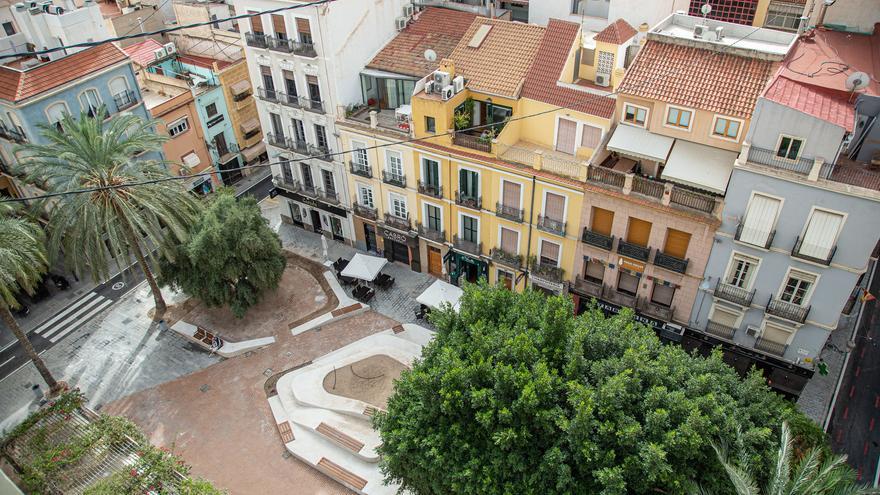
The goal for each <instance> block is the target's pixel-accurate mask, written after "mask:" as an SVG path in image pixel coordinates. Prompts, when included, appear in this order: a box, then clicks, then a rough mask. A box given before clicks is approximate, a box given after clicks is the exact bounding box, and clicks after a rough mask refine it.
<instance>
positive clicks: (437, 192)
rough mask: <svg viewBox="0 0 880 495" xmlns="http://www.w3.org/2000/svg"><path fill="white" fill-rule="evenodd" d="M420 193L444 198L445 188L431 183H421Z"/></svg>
mask: <svg viewBox="0 0 880 495" xmlns="http://www.w3.org/2000/svg"><path fill="white" fill-rule="evenodd" d="M419 192H420V193H421V194H427V195H428V196H433V197H435V198H442V197H443V186H438V185H437V184H431V183H430V182H424V181H419Z"/></svg>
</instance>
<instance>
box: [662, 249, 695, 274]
mask: <svg viewBox="0 0 880 495" xmlns="http://www.w3.org/2000/svg"><path fill="white" fill-rule="evenodd" d="M689 261H690V260H686V259H685V260H683V259H681V258H676V257H675V256H670V255H668V254H666V253H663V252H661V251H657V252H656V253H654V264H655V265H657V266H659V267H661V268H665V269H667V270H670V271H673V272H678V273H684V272H686V271H687V267H688V263H689Z"/></svg>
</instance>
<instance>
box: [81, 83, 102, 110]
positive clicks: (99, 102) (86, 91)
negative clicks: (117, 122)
mask: <svg viewBox="0 0 880 495" xmlns="http://www.w3.org/2000/svg"><path fill="white" fill-rule="evenodd" d="M89 92H93V93H94V94H95V100H96V103H97V104H96V106H95V111H97V110H98V109H99V108H101V105H103V104H104V100H103V99H102V98H101V92H100V91H98V88H85V89H84V90H82V91H80V92H79V94H78V95H76V99H77V101H79V107H80V110H82V111H83V112H86V111H87V110H88V108H86V106H85V105H83V96H86V95H87V94H89ZM89 103H90V104H91V102H89Z"/></svg>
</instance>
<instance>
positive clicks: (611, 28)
mask: <svg viewBox="0 0 880 495" xmlns="http://www.w3.org/2000/svg"><path fill="white" fill-rule="evenodd" d="M636 33H638V31H636V28H634V27H632V26H630V25H629V23H628V22H626V21H625V20H623V19H618V20H616V21H614V22H612V23H611V24H609V25H608V26H607V27H606V28H605V29H603V30H601V31H599V33H598V34H596V36H595V37H594V38H593V39H594V40H596V41H601V42H603V43H614V44H615V45H622V44H624V43H626V42H627V41H628V40H629V39H630V38H632V37H633V36H635V35H636Z"/></svg>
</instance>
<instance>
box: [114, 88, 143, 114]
mask: <svg viewBox="0 0 880 495" xmlns="http://www.w3.org/2000/svg"><path fill="white" fill-rule="evenodd" d="M137 102H138V99H137V95H136V94H134V91H131V90H125V91H120V92H119V93H116V94H115V95H113V103H115V104H116V111H117V112H121V111H123V110H125V109H127V108H131V107H133V106H135V104H136V103H137Z"/></svg>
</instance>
